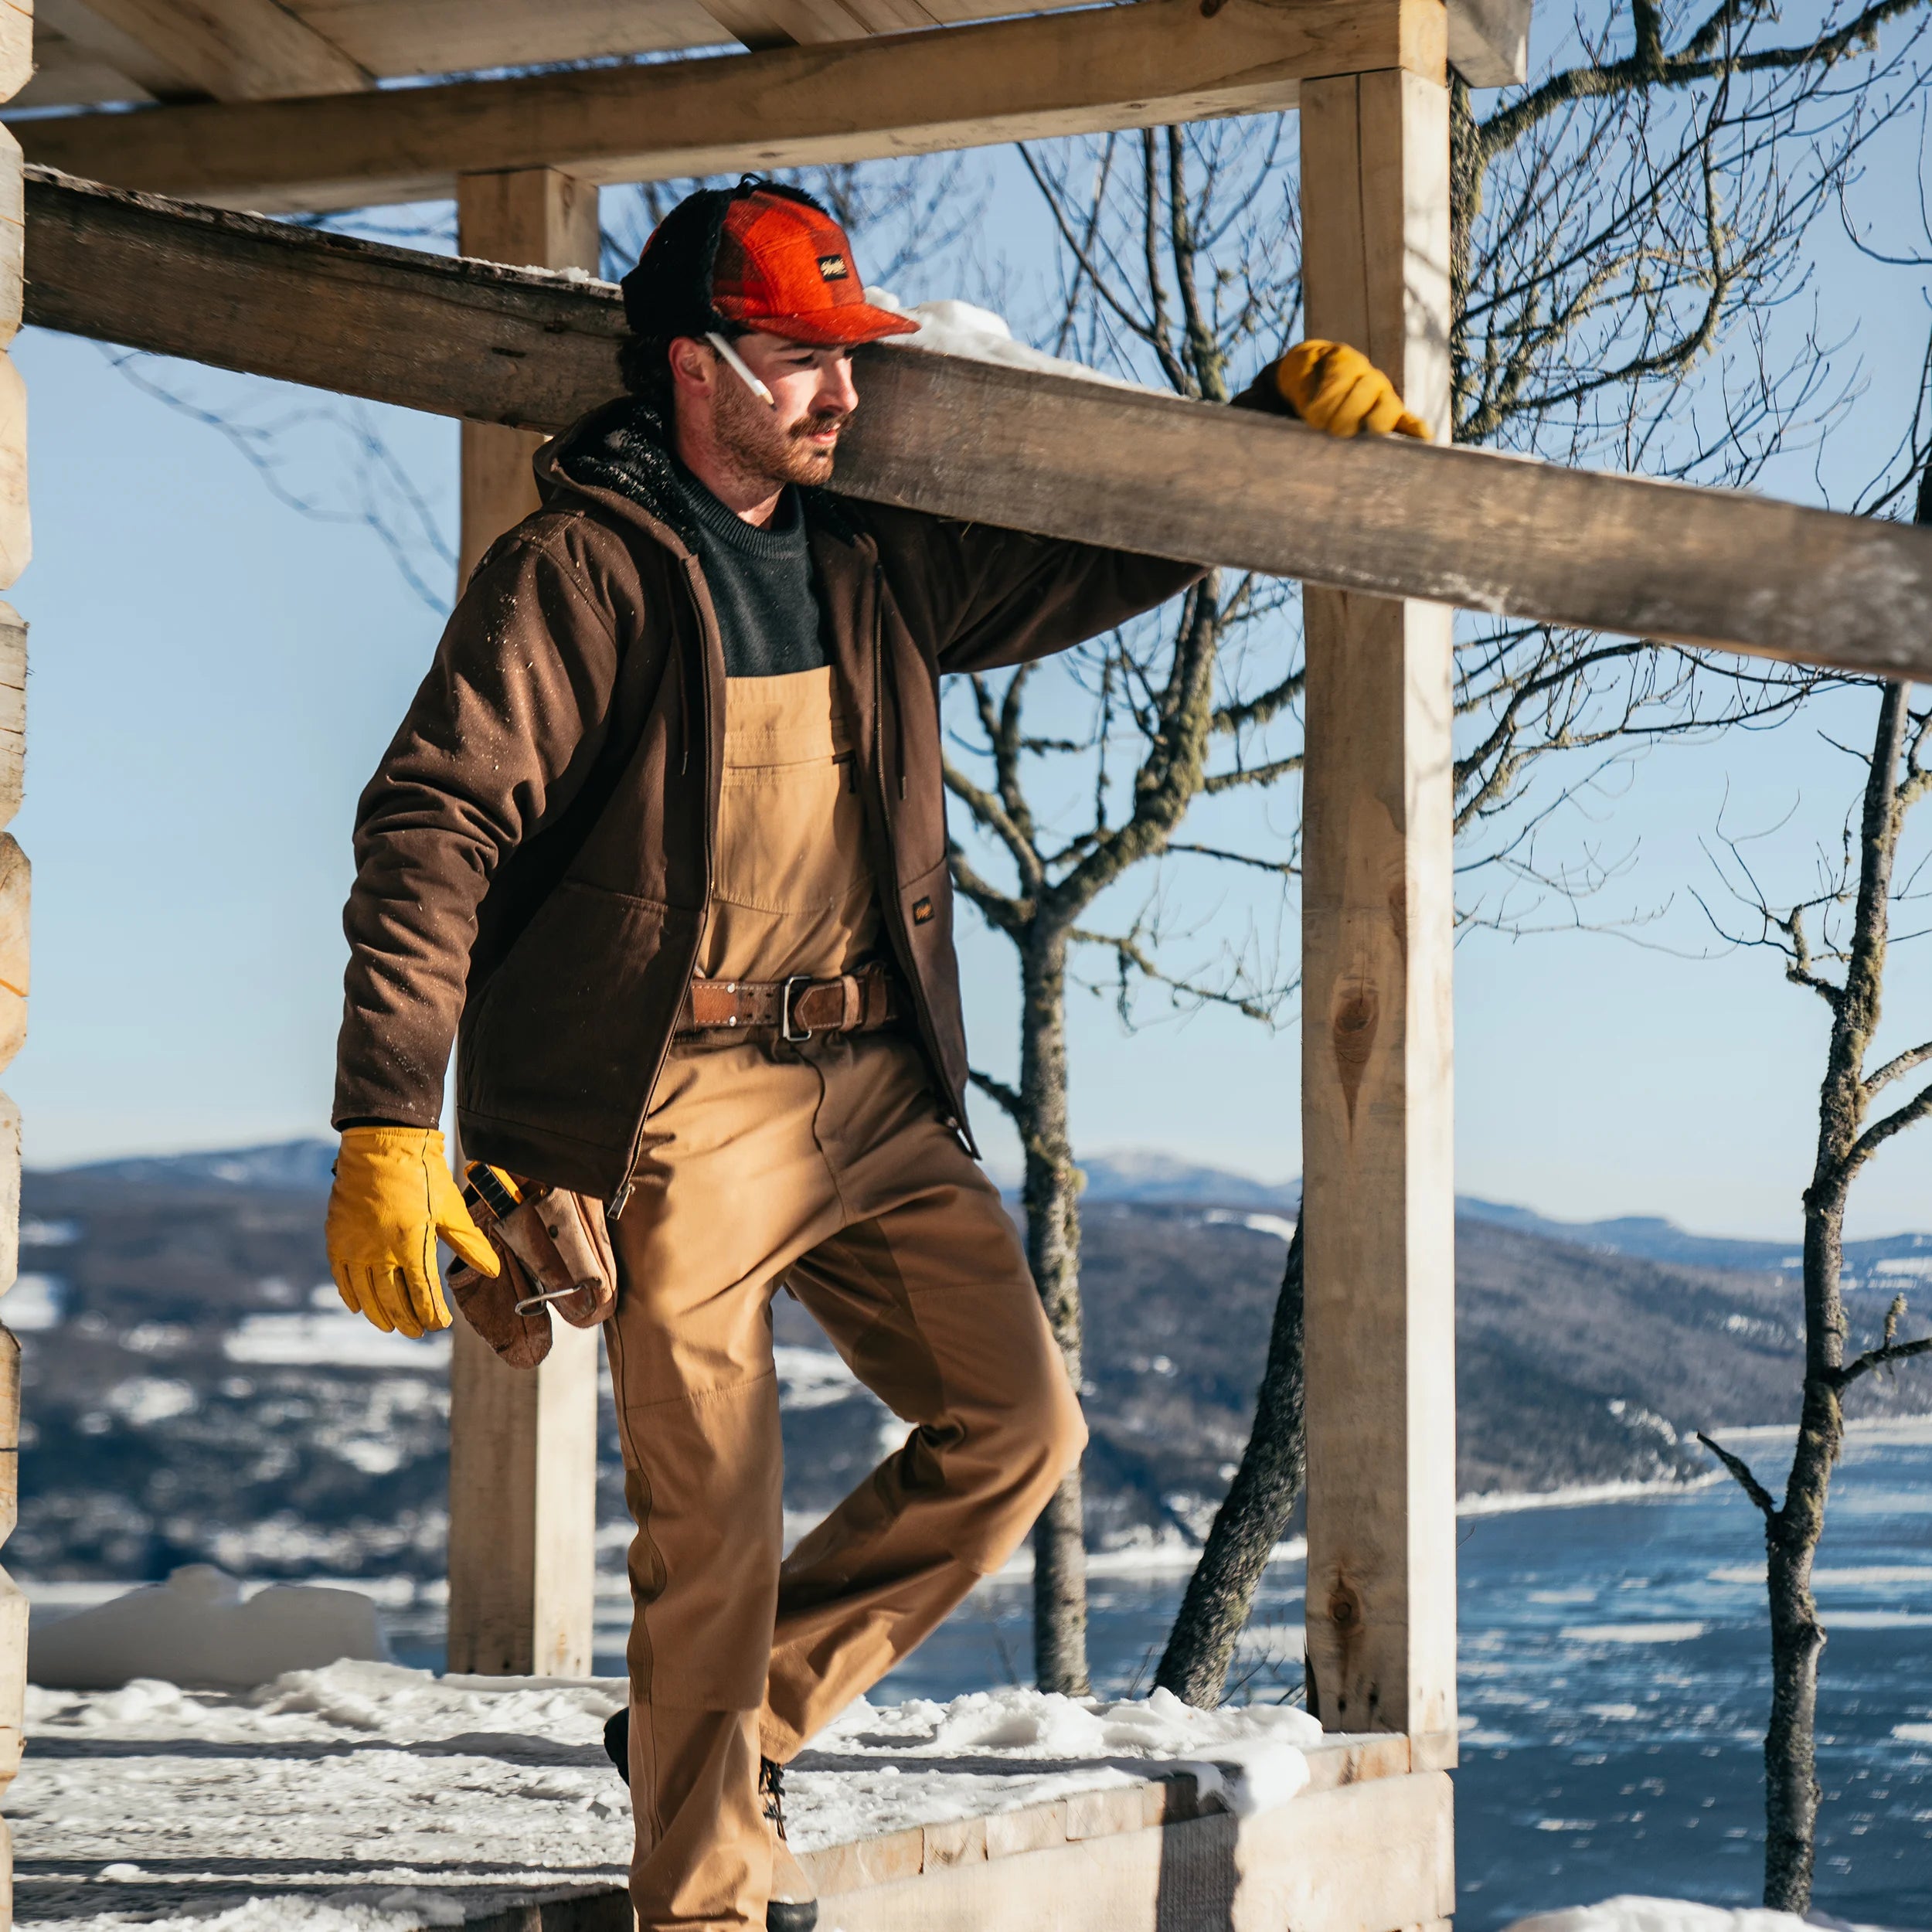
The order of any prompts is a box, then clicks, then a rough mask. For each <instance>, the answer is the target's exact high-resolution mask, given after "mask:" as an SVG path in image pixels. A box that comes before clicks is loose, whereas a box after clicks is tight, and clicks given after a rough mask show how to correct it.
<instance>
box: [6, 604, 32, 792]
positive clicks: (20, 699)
mask: <svg viewBox="0 0 1932 1932" xmlns="http://www.w3.org/2000/svg"><path fill="white" fill-rule="evenodd" d="M26 767H27V627H26V623H25V621H23V620H22V617H21V615H20V613H19V611H16V610H15V608H14V607H13V606H12V604H0V826H4V825H8V824H9V823H11V822H12V818H13V816H14V815H15V813H16V812H17V811H19V809H20V798H21V794H22V791H23V790H24V788H25V785H26Z"/></svg>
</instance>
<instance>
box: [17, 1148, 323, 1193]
mask: <svg viewBox="0 0 1932 1932" xmlns="http://www.w3.org/2000/svg"><path fill="white" fill-rule="evenodd" d="M334 1165H335V1142H334V1141H322V1140H312V1139H311V1140H303V1141H274V1142H273V1143H271V1144H270V1145H268V1146H267V1147H237V1148H224V1149H219V1150H217V1151H214V1152H212V1153H202V1154H151V1155H134V1156H132V1157H131V1158H128V1159H126V1160H120V1161H90V1162H86V1163H85V1164H84V1165H81V1166H80V1167H69V1168H47V1169H43V1170H40V1171H41V1172H44V1173H46V1175H48V1176H49V1178H50V1179H51V1178H52V1177H53V1175H63V1176H64V1175H76V1176H84V1177H85V1178H86V1179H90V1180H97V1181H119V1182H123V1183H124V1184H125V1185H129V1186H133V1187H179V1188H205V1187H223V1188H274V1189H287V1190H289V1191H291V1192H296V1193H301V1194H318V1193H319V1194H326V1193H327V1192H328V1184H329V1180H330V1177H331V1173H332V1169H333V1167H334Z"/></svg>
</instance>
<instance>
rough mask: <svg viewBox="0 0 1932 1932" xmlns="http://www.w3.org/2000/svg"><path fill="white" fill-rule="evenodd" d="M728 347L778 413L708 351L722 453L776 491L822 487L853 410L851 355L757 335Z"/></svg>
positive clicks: (856, 397)
mask: <svg viewBox="0 0 1932 1932" xmlns="http://www.w3.org/2000/svg"><path fill="white" fill-rule="evenodd" d="M732 347H733V349H736V351H737V352H738V353H739V354H740V355H741V356H742V357H743V359H744V361H745V363H746V365H747V367H748V368H750V370H751V372H752V373H753V375H754V376H757V378H758V379H759V380H760V382H762V383H764V386H765V387H766V388H767V389H770V392H771V394H772V400H773V401H774V403H776V404H777V407H776V408H775V409H774V408H772V407H770V406H767V404H766V403H765V402H764V400H763V399H762V398H761V397H760V396H757V394H755V393H753V391H752V390H751V389H749V388H748V387H747V386H746V384H745V382H744V379H743V377H741V376H740V375H739V374H738V372H736V370H735V369H733V368H731V367H730V365H729V364H728V363H726V361H725V360H724V359H723V357H722V356H720V355H716V352H715V351H710V350H709V345H706V348H707V351H708V352H709V353H710V354H711V355H713V369H715V371H716V374H715V377H714V379H713V384H712V389H711V420H712V427H713V433H714V434H715V435H716V438H717V441H718V444H719V448H720V450H721V451H723V453H724V454H726V456H728V457H730V459H731V461H733V463H734V464H736V465H737V466H738V467H740V468H741V469H743V471H745V473H746V474H748V475H752V476H760V477H765V478H769V479H770V481H772V482H773V483H774V484H784V483H824V482H825V481H828V479H829V478H830V477H831V475H832V458H833V456H834V454H835V452H836V451H837V450H838V434H839V432H840V430H842V429H843V428H844V427H845V424H846V423H847V422H848V421H849V420H850V419H851V417H852V411H853V410H855V409H856V408H857V407H858V406H859V393H858V391H857V390H856V389H854V388H853V387H852V352H851V350H850V349H815V348H813V347H812V346H811V344H810V343H808V342H787V341H786V340H784V338H783V337H782V336H778V335H762V334H759V333H757V332H753V334H751V335H740V336H739V337H737V338H736V340H735V341H733V343H732Z"/></svg>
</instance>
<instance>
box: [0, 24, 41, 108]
mask: <svg viewBox="0 0 1932 1932" xmlns="http://www.w3.org/2000/svg"><path fill="white" fill-rule="evenodd" d="M32 75H33V8H32V5H31V4H30V0H0V100H12V98H13V97H14V96H15V94H18V93H19V91H20V90H21V89H22V87H25V86H26V84H27V83H28V81H29V80H30V79H32Z"/></svg>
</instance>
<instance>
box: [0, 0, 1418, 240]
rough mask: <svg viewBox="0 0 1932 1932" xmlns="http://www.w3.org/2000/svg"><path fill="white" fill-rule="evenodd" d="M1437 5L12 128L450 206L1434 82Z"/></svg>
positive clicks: (57, 150)
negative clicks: (491, 176)
mask: <svg viewBox="0 0 1932 1932" xmlns="http://www.w3.org/2000/svg"><path fill="white" fill-rule="evenodd" d="M1446 45H1447V27H1446V25H1445V16H1444V10H1443V7H1442V4H1441V0H1392V4H1391V5H1386V6H1382V7H1377V8H1374V9H1364V8H1362V6H1361V5H1359V0H1226V5H1223V6H1221V7H1220V8H1219V9H1206V8H1204V7H1203V6H1202V5H1201V4H1200V0H1138V4H1136V5H1131V6H1118V7H1108V8H1101V9H1092V10H1088V11H1083V12H1073V13H1056V14H1041V15H1032V16H1029V17H1026V18H1022V19H1012V20H1003V21H996V22H988V23H987V24H985V25H982V26H964V27H952V28H947V29H945V30H944V31H943V32H925V33H904V34H893V35H886V36H880V37H878V38H876V39H869V40H859V41H842V42H838V43H834V44H832V45H828V46H796V47H778V48H774V49H770V50H768V51H766V52H763V53H747V54H740V55H736V56H730V57H727V58H723V59H719V60H700V61H692V62H669V63H666V62H659V63H653V64H650V65H646V66H605V67H594V68H587V69H574V70H567V71H563V72H556V73H543V74H536V75H531V76H527V77H521V78H517V79H512V80H477V81H461V82H456V83H451V84H450V85H447V86H444V87H433V88H406V89H388V90H381V91H379V92H376V93H372V94H337V95H333V96H330V97H325V98H321V99H316V100H291V101H281V102H261V101H257V102H252V103H243V104H236V105H232V106H230V105H219V106H212V107H195V106H189V107H154V108H146V109H143V110H141V111H138V112H131V113H128V114H67V115H54V116H49V117H44V118H42V119H39V120H34V121H22V122H21V123H20V124H19V128H18V131H19V134H20V138H21V140H22V144H23V145H25V147H26V151H27V157H28V158H29V160H30V161H33V162H41V163H44V164H46V165H49V166H53V167H56V168H63V169H66V170H67V171H68V172H72V173H74V174H78V175H89V176H91V177H93V178H94V179H97V180H101V181H111V182H115V183H117V185H121V186H124V187H129V188H139V189H151V190H155V191H157V192H164V193H168V194H182V195H192V196H196V197H198V198H199V199H202V200H203V201H207V202H214V203H217V204H224V205H227V206H243V207H248V208H253V209H265V210H268V211H270V212H274V211H278V210H283V209H323V208H339V207H351V206H363V205H366V204H368V203H370V202H380V201H416V200H422V199H431V198H434V197H435V196H439V195H447V194H449V193H450V192H451V191H452V189H453V186H454V182H455V179H456V178H457V175H462V174H466V173H470V172H478V171H494V170H498V169H506V168H515V169H521V168H536V167H553V168H561V169H563V171H564V172H566V173H569V174H573V175H581V176H582V177H583V178H584V179H587V180H590V181H597V182H616V181H645V180H655V179H667V178H672V177H682V176H685V175H707V174H722V173H730V172H736V171H737V170H739V169H740V168H782V167H797V166H801V165H808V164H811V163H818V162H839V161H859V160H865V159H869V158H876V157H879V156H882V155H905V154H924V153H930V152H931V151H934V150H936V149H940V148H973V147H981V146H985V145H988V144H989V143H994V142H1001V141H1015V140H1026V139H1038V138H1046V137H1047V136H1049V135H1055V134H1079V133H1085V132H1091V131H1096V130H1098V129H1101V128H1139V127H1149V126H1155V125H1158V124H1162V123H1165V122H1168V121H1191V120H1198V119H1201V118H1202V117H1210V116H1216V115H1223V114H1253V113H1259V112H1264V111H1270V110H1274V109H1277V108H1283V107H1292V106H1293V105H1294V101H1295V99H1296V91H1297V89H1298V86H1299V84H1300V83H1301V81H1302V80H1304V79H1305V78H1307V77H1309V76H1311V75H1318V74H1324V73H1337V72H1348V71H1353V70H1356V69H1362V68H1369V67H1376V66H1412V67H1414V68H1416V69H1417V70H1418V71H1420V72H1423V73H1430V74H1433V75H1434V76H1435V77H1437V78H1438V79H1440V77H1441V76H1442V74H1443V73H1444V61H1445V59H1446V52H1445V49H1446Z"/></svg>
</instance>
